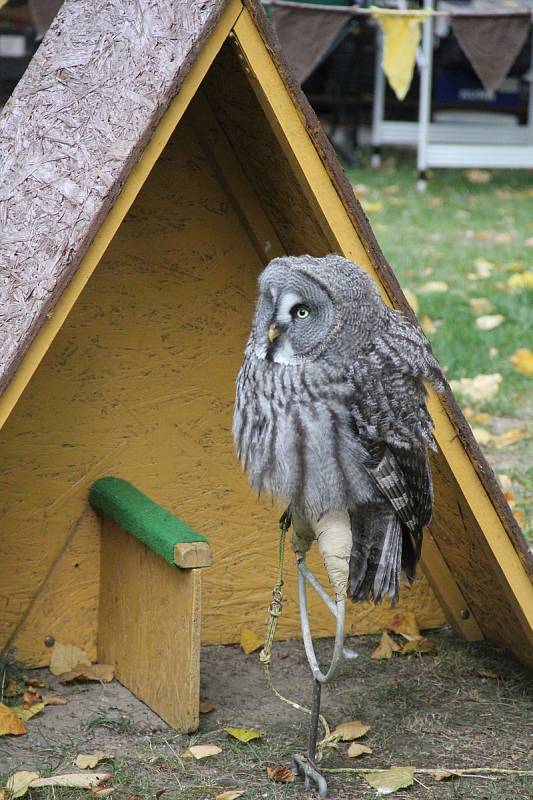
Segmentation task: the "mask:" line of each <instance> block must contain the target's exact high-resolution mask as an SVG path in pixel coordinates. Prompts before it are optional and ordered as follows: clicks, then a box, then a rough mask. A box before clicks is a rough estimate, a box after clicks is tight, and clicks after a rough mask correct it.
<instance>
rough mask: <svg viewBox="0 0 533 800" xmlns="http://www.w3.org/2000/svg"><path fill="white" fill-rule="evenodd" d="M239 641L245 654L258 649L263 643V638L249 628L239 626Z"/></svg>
mask: <svg viewBox="0 0 533 800" xmlns="http://www.w3.org/2000/svg"><path fill="white" fill-rule="evenodd" d="M240 642H241V647H242V649H243V650H244V652H245V653H246V655H249V654H250V653H253V652H254V651H255V650H259V648H260V647H263V644H264V641H263V639H260V638H259V636H258V635H257V634H256V633H254V631H252V630H251V629H250V628H241V636H240Z"/></svg>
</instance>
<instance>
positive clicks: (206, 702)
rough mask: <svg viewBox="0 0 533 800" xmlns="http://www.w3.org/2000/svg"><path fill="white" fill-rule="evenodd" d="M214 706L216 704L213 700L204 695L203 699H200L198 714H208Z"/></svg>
mask: <svg viewBox="0 0 533 800" xmlns="http://www.w3.org/2000/svg"><path fill="white" fill-rule="evenodd" d="M215 708H216V704H215V701H214V700H210V698H209V697H205V698H204V699H203V700H200V708H199V711H200V714H210V713H211V711H214V710H215Z"/></svg>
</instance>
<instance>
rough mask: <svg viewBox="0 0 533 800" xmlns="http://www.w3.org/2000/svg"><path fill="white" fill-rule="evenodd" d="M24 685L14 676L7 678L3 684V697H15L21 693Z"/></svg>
mask: <svg viewBox="0 0 533 800" xmlns="http://www.w3.org/2000/svg"><path fill="white" fill-rule="evenodd" d="M23 690H24V687H23V685H22V684H21V683H19V682H18V681H17V680H15V678H8V679H7V681H6V682H5V685H4V691H3V695H4V697H17V696H18V695H19V694H22V692H23Z"/></svg>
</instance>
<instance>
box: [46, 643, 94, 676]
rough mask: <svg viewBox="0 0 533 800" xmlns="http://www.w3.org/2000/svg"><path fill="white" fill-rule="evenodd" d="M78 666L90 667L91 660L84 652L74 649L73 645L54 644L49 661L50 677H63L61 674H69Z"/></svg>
mask: <svg viewBox="0 0 533 800" xmlns="http://www.w3.org/2000/svg"><path fill="white" fill-rule="evenodd" d="M80 664H83V665H84V666H89V667H90V666H91V659H90V658H89V656H88V655H87V653H86V652H85V650H82V649H81V648H80V647H76V645H74V644H61V642H56V643H55V644H54V649H53V650H52V658H51V660H50V672H51V673H52V675H63V673H65V672H70V670H72V669H74V667H77V666H79V665H80Z"/></svg>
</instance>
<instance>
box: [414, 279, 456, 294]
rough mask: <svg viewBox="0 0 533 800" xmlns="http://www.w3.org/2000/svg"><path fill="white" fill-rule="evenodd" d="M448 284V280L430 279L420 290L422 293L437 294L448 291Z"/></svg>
mask: <svg viewBox="0 0 533 800" xmlns="http://www.w3.org/2000/svg"><path fill="white" fill-rule="evenodd" d="M448 288H449V287H448V284H447V283H446V281H428V282H427V283H424V284H423V285H422V286H421V287H420V289H419V290H418V291H419V292H421V294H435V293H440V292H447V291H448Z"/></svg>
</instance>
